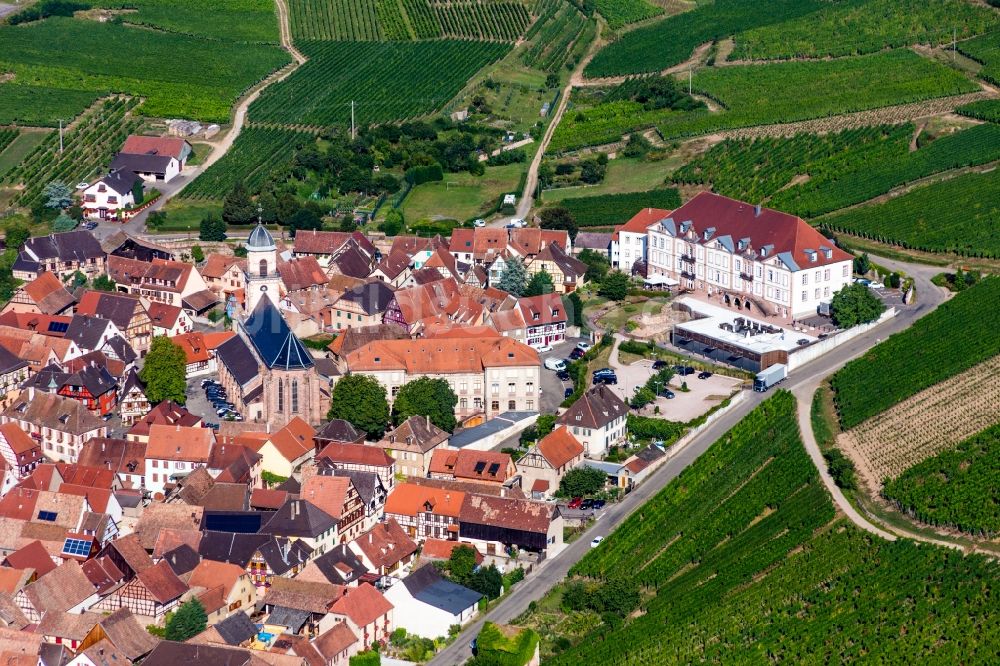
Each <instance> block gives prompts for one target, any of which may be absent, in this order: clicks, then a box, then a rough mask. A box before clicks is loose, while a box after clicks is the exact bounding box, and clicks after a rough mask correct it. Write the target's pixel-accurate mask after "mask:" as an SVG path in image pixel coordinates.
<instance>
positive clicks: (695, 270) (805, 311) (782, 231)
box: [637, 192, 852, 319]
mask: <svg viewBox="0 0 1000 666" xmlns="http://www.w3.org/2000/svg"><path fill="white" fill-rule="evenodd" d="M640 215H646V211H642V212H640V213H639V214H638V215H637V217H638V216H640ZM646 234H647V239H646V260H647V263H648V272H647V279H652V280H655V276H663V277H666V278H668V279H670V280H676V281H677V283H679V285H680V288H681V289H690V290H693V291H695V292H702V293H705V294H707V295H711V296H717V297H719V299H720V300H722V301H723V302H724V303H726V304H727V305H730V306H735V307H740V308H741V309H745V310H747V311H748V312H751V313H753V314H757V315H760V314H764V315H772V316H779V317H786V318H792V319H798V318H802V317H808V316H810V315H813V314H816V312H817V308H818V307H819V305H820V303H829V302H830V300H831V299H832V297H833V294H834V293H836V292H837V290H839V289H841V288H842V287H843V286H845V285H847V284H848V283H850V281H851V265H852V257H851V255H849V254H847V253H846V252H844V251H843V250H841V249H839V248H837V247H836V246H835V245H834V244H833V242H832V241H830V240H829V239H827V238H825V237H824V236H823V235H822V234H821V233H819V231H817V230H816V229H814V228H813V227H811V226H809V225H808V224H806V222H805V221H804V220H802V219H801V218H798V217H795V216H794V215H789V214H787V213H782V212H779V211H776V210H771V209H768V208H761V207H760V206H753V205H751V204H748V203H744V202H741V201H736V200H735V199H730V198H728V197H723V196H719V195H717V194H713V193H711V192H702V193H700V194H698V195H697V196H695V197H694V198H693V199H691V201H689V202H687V203H686V204H684V205H683V206H681V207H680V208H678V209H677V210H675V211H673V212H672V213H669V214H666V215H665V216H664V217H663V218H662V219H659V220H656V221H653V222H652V223H650V224H649V225H648V226H647V228H646Z"/></svg>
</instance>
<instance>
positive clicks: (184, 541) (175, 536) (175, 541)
mask: <svg viewBox="0 0 1000 666" xmlns="http://www.w3.org/2000/svg"><path fill="white" fill-rule="evenodd" d="M199 543H201V532H199V531H198V530H194V529H191V530H179V529H175V528H172V527H165V528H163V529H162V530H160V533H159V534H158V535H157V537H156V545H155V546H153V557H154V558H157V559H159V558H161V557H163V555H164V554H165V553H168V552H170V551H171V550H173V549H174V548H177V547H178V546H180V545H187V546H190V547H191V548H192V549H194V550H195V551H197V550H198V544H199Z"/></svg>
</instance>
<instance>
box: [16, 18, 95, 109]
mask: <svg viewBox="0 0 1000 666" xmlns="http://www.w3.org/2000/svg"><path fill="white" fill-rule="evenodd" d="M0 30H2V27H0ZM2 34H3V33H2V32H0V35H2ZM2 58H3V56H2V55H0V59H2ZM97 97H98V93H96V92H93V91H88V90H67V89H65V88H50V87H47V86H21V85H15V84H13V83H0V124H3V125H10V124H17V125H29V126H33V127H58V125H59V119H60V118H62V119H63V120H64V121H66V122H68V121H70V120H72V119H73V118H75V117H76V116H78V115H79V114H80V112H81V111H83V110H84V109H85V108H87V107H88V106H90V105H91V104H93V103H94V100H96V99H97Z"/></svg>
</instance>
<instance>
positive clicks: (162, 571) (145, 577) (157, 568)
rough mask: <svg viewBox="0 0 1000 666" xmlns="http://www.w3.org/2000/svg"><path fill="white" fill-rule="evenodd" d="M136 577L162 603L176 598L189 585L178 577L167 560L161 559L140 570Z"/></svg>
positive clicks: (185, 590)
mask: <svg viewBox="0 0 1000 666" xmlns="http://www.w3.org/2000/svg"><path fill="white" fill-rule="evenodd" d="M136 577H137V578H138V579H139V581H140V582H141V583H142V585H143V587H145V588H146V589H147V590H149V593H150V594H151V595H153V598H154V599H156V600H157V601H159V602H160V603H161V604H162V603H166V602H168V601H170V600H171V599H176V598H178V597H179V596H181V595H182V594H184V593H185V592H187V591H188V586H187V585H185V584H184V581H182V580H181V579H180V578H178V577H177V574H175V573H174V570H173V569H171V568H170V565H169V564H168V563H167V561H166V560H160V562H159V563H158V564H154V565H153V566H151V567H150V568H148V569H146V570H145V571H142V572H140V573H139V574H137V576H136Z"/></svg>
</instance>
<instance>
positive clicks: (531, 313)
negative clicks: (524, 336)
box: [517, 293, 566, 326]
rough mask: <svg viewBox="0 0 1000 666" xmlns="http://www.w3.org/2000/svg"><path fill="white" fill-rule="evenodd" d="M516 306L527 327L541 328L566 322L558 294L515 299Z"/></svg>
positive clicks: (560, 297) (564, 311)
mask: <svg viewBox="0 0 1000 666" xmlns="http://www.w3.org/2000/svg"><path fill="white" fill-rule="evenodd" d="M517 306H518V308H520V310H521V315H522V316H523V317H524V322H525V325H527V326H543V325H545V324H555V323H558V322H565V321H566V309H565V308H564V307H563V303H562V296H560V295H559V294H555V293H553V294H542V295H540V296H525V297H523V298H519V299H517Z"/></svg>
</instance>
